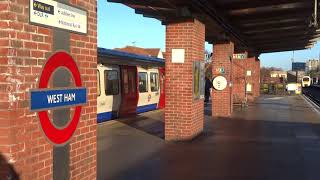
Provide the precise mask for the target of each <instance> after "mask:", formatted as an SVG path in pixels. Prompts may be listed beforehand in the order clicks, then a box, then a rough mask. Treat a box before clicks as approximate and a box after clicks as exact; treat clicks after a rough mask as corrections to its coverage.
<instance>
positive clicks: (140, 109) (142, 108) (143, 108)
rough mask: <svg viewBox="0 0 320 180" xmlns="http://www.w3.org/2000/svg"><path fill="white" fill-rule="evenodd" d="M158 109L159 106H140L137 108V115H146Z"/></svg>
mask: <svg viewBox="0 0 320 180" xmlns="http://www.w3.org/2000/svg"><path fill="white" fill-rule="evenodd" d="M156 109H157V104H149V105H145V106H139V107H138V108H137V113H138V114H139V113H144V112H147V111H152V110H156Z"/></svg>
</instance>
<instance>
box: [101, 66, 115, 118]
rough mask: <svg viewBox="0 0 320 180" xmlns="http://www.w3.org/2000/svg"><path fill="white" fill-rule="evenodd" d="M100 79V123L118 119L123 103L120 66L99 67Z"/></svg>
mask: <svg viewBox="0 0 320 180" xmlns="http://www.w3.org/2000/svg"><path fill="white" fill-rule="evenodd" d="M97 75H98V76H97V77H98V98H97V105H98V110H97V111H98V116H97V120H98V122H104V121H108V120H111V119H114V118H117V117H118V113H119V107H120V103H121V94H120V69H119V67H118V66H104V65H99V66H98V71H97Z"/></svg>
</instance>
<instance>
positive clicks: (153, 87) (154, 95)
mask: <svg viewBox="0 0 320 180" xmlns="http://www.w3.org/2000/svg"><path fill="white" fill-rule="evenodd" d="M148 75H149V83H150V87H149V94H150V96H149V98H150V101H149V104H150V105H151V106H152V108H153V109H157V107H158V104H159V99H160V82H159V70H158V69H149V70H148ZM153 109H152V110H153Z"/></svg>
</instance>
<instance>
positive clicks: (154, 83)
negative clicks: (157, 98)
mask: <svg viewBox="0 0 320 180" xmlns="http://www.w3.org/2000/svg"><path fill="white" fill-rule="evenodd" d="M158 77H159V75H158V73H150V87H151V91H152V92H157V91H158V90H159V81H158V79H159V78H158Z"/></svg>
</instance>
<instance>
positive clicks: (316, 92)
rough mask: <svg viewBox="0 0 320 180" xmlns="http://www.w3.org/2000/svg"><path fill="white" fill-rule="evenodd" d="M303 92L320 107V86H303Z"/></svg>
mask: <svg viewBox="0 0 320 180" xmlns="http://www.w3.org/2000/svg"><path fill="white" fill-rule="evenodd" d="M302 92H303V94H304V95H306V96H307V97H308V98H309V99H310V100H312V101H313V102H314V103H315V104H317V105H318V106H319V107H320V86H311V87H307V88H303V89H302Z"/></svg>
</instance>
